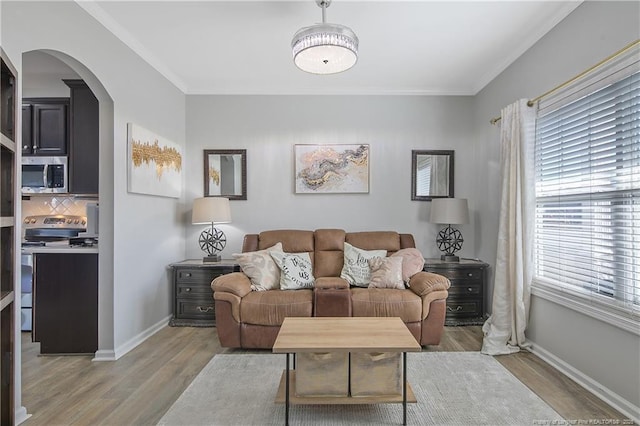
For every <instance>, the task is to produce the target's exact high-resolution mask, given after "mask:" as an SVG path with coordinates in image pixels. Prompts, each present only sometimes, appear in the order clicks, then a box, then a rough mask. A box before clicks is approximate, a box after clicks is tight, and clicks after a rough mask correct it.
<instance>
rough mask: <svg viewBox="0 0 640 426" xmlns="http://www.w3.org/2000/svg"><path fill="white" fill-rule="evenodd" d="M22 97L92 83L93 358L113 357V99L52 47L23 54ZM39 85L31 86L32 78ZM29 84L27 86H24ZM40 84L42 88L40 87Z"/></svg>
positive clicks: (77, 64)
mask: <svg viewBox="0 0 640 426" xmlns="http://www.w3.org/2000/svg"><path fill="white" fill-rule="evenodd" d="M22 59H23V66H22V79H21V81H22V82H23V84H22V88H23V90H22V97H23V98H25V97H30V96H38V95H39V94H42V95H43V96H56V93H58V91H59V90H60V86H56V85H54V84H52V83H51V82H52V81H54V80H56V79H57V80H60V84H63V83H61V79H62V78H79V79H82V80H84V82H85V83H86V84H87V85H88V86H89V88H90V89H91V91H92V92H93V94H94V95H95V97H96V98H97V99H98V103H99V157H100V161H99V182H100V183H99V196H98V201H99V205H100V216H99V217H100V220H99V235H100V240H99V256H98V258H99V261H98V263H99V264H98V271H99V272H98V351H97V352H96V354H95V358H94V360H113V359H114V356H113V353H114V351H113V348H114V327H113V323H114V318H113V299H114V298H113V293H114V292H113V222H114V221H113V210H114V209H113V198H114V197H113V192H114V191H113V175H114V172H113V127H114V124H113V123H114V118H113V115H114V114H113V100H112V99H111V97H110V96H109V94H108V93H107V90H106V89H105V87H104V86H103V85H102V83H101V82H100V81H99V79H98V78H97V77H96V76H95V75H94V74H93V73H92V72H91V71H90V70H89V69H88V68H87V67H86V66H84V65H83V64H82V63H80V62H79V61H77V60H76V59H74V58H72V57H71V56H69V55H67V54H65V53H63V52H59V51H53V50H35V51H30V52H24V53H23V58H22ZM30 79H31V80H32V81H33V82H35V83H36V84H33V85H30V83H29V80H30ZM25 83H26V85H25ZM38 85H41V87H38Z"/></svg>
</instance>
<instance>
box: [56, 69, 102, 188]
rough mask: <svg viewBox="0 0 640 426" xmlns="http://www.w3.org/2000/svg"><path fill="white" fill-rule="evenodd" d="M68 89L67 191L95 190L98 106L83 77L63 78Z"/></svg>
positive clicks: (97, 158) (97, 159)
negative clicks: (69, 91) (75, 78)
mask: <svg viewBox="0 0 640 426" xmlns="http://www.w3.org/2000/svg"><path fill="white" fill-rule="evenodd" d="M63 81H64V83H65V84H66V85H67V86H69V88H70V90H71V95H70V104H69V107H70V114H69V116H70V136H69V192H70V193H73V194H97V193H98V166H99V163H100V160H99V159H100V157H99V131H98V129H99V127H98V122H99V105H98V99H96V97H95V96H94V94H93V92H92V91H91V89H90V88H89V86H87V84H86V83H85V82H84V81H83V80H63Z"/></svg>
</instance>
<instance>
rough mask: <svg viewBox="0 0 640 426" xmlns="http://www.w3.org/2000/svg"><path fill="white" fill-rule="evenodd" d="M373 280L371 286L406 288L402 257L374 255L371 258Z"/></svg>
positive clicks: (370, 282)
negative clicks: (403, 277)
mask: <svg viewBox="0 0 640 426" xmlns="http://www.w3.org/2000/svg"><path fill="white" fill-rule="evenodd" d="M369 266H370V267H371V281H369V288H397V289H401V290H402V289H404V283H403V282H402V258H400V257H374V258H373V259H369Z"/></svg>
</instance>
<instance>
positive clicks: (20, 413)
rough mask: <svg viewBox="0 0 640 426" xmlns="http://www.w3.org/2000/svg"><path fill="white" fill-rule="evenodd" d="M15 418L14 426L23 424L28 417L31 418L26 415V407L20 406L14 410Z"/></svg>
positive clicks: (29, 415)
mask: <svg viewBox="0 0 640 426" xmlns="http://www.w3.org/2000/svg"><path fill="white" fill-rule="evenodd" d="M15 417H16V425H19V424H20V423H22V422H24V421H25V420H27V419H28V418H29V417H31V414H27V407H24V406H22V407H20V408H17V409H16V414H15Z"/></svg>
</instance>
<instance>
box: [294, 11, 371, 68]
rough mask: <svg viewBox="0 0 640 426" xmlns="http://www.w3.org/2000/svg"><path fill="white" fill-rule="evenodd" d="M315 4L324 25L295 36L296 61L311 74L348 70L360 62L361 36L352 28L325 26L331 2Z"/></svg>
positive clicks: (303, 29)
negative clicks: (359, 37)
mask: <svg viewBox="0 0 640 426" xmlns="http://www.w3.org/2000/svg"><path fill="white" fill-rule="evenodd" d="M316 4H317V5H318V6H319V7H320V8H322V23H321V24H315V25H312V26H310V27H304V28H301V29H299V30H298V32H296V34H295V35H294V36H293V40H292V41H291V49H292V51H293V62H294V63H295V64H296V66H297V67H298V68H300V69H301V70H302V71H306V72H309V73H312V74H335V73H339V72H342V71H346V70H348V69H349V68H351V67H352V66H354V65H355V63H356V61H357V60H358V37H357V36H356V34H355V33H354V32H353V31H352V30H351V28H348V27H345V26H344V25H340V24H327V23H326V12H327V7H329V6H330V5H331V0H316Z"/></svg>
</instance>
